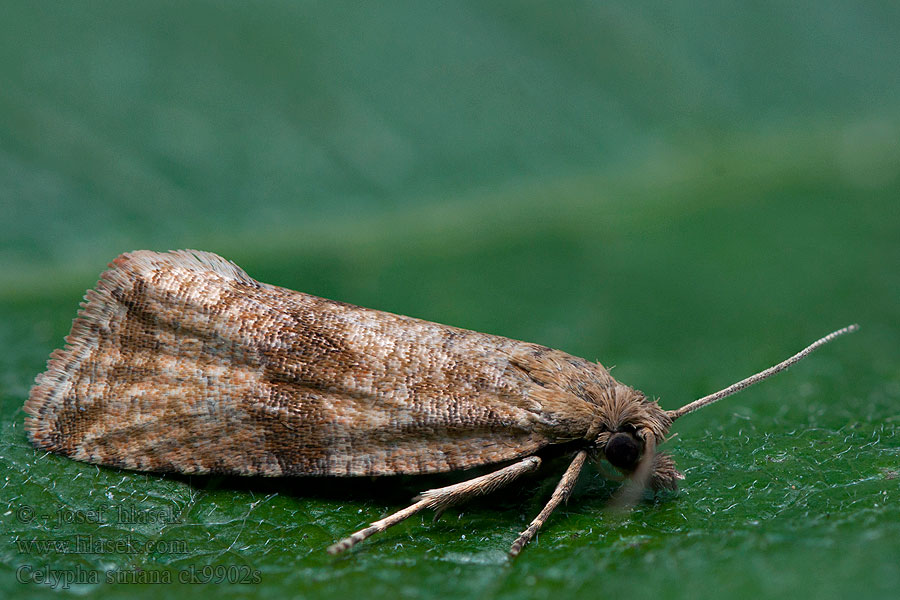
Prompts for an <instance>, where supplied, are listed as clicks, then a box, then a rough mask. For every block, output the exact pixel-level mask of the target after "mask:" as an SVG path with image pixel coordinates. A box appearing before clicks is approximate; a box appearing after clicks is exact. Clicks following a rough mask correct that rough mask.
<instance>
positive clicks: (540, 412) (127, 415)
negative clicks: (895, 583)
mask: <svg viewBox="0 0 900 600" xmlns="http://www.w3.org/2000/svg"><path fill="white" fill-rule="evenodd" d="M109 266H110V268H109V270H107V271H106V272H104V273H103V274H102V275H101V276H100V280H99V282H98V283H97V286H96V287H95V288H94V289H92V290H89V291H88V292H87V294H86V296H85V300H86V301H85V302H83V303H82V304H81V310H80V312H79V313H78V317H77V318H76V319H75V321H74V323H73V325H72V331H71V333H70V334H69V335H68V336H67V337H66V345H65V347H64V348H63V349H60V350H56V351H54V352H53V353H52V354H51V355H50V360H49V361H48V364H47V370H46V371H45V372H44V373H41V374H40V375H38V376H37V378H36V380H35V384H34V387H33V388H32V390H31V393H30V396H29V398H28V401H27V402H26V404H25V412H26V413H27V414H28V417H27V418H26V419H25V428H26V430H27V432H28V435H29V438H30V439H31V442H32V443H33V444H34V445H35V446H36V447H38V448H41V449H45V450H49V451H52V452H57V453H60V454H63V455H66V456H69V457H71V458H73V459H76V460H82V461H87V462H91V463H96V464H101V465H109V466H113V467H121V468H125V469H134V470H140V471H157V472H167V471H168V472H176V473H187V474H190V473H225V474H237V475H266V476H278V475H330V476H363V475H394V474H420V473H438V472H445V471H454V470H457V469H468V468H471V467H478V466H484V465H490V464H494V463H509V464H508V465H507V466H504V467H503V468H500V469H499V470H497V471H494V472H492V473H488V474H487V475H483V476H480V477H476V478H474V479H470V480H468V481H463V482H461V483H458V484H455V485H450V486H447V487H443V488H439V489H432V490H428V491H426V492H423V493H422V494H421V495H420V496H418V497H417V498H416V499H415V503H414V504H412V505H411V506H409V507H408V508H406V509H404V510H401V511H399V512H397V513H394V514H393V515H390V516H388V517H386V518H384V519H382V520H380V521H377V522H375V523H372V524H371V525H370V526H369V527H366V528H365V529H362V530H361V531H359V532H357V533H354V534H353V535H352V536H350V537H349V538H346V539H345V540H343V541H340V542H338V543H336V544H334V545H333V546H331V547H330V548H329V551H330V552H332V553H337V552H340V551H342V550H346V549H347V548H350V547H351V546H353V545H354V544H356V543H357V542H360V541H362V540H364V539H365V538H367V537H369V536H370V535H372V534H373V533H376V532H378V531H383V530H384V529H386V528H388V527H390V526H391V525H393V524H395V523H398V522H400V521H402V520H403V519H405V518H407V517H409V516H411V515H413V514H415V513H417V512H419V511H421V510H424V509H434V510H436V511H438V512H440V511H441V510H443V509H445V508H446V507H447V506H450V505H452V504H456V503H458V502H463V501H465V500H467V499H470V498H472V497H474V496H478V495H482V494H486V493H488V492H491V491H493V490H495V489H497V488H499V487H501V486H504V485H506V484H508V483H510V482H511V481H513V480H515V479H516V478H518V477H520V476H521V475H523V474H525V473H529V472H532V471H534V470H536V469H537V468H538V467H539V466H540V464H541V458H540V457H539V456H538V455H537V453H538V452H539V451H541V450H542V449H545V448H548V447H550V446H562V447H563V448H564V449H566V450H567V451H569V452H571V455H572V457H573V458H572V462H571V464H570V466H569V467H568V469H567V470H566V471H565V473H564V474H563V476H562V479H561V480H560V482H559V485H558V486H557V488H556V490H555V491H554V492H553V494H552V496H551V498H550V501H549V502H548V504H547V505H546V507H545V508H544V510H543V511H541V513H540V514H539V515H538V516H537V517H536V518H535V519H534V521H532V523H531V524H530V525H529V526H528V528H527V529H526V530H525V531H524V532H523V533H522V534H521V535H520V536H519V538H518V539H517V540H516V541H515V543H514V544H513V546H512V548H511V550H510V554H512V555H516V554H518V553H519V551H520V550H521V549H522V547H523V546H524V545H525V544H526V543H527V542H528V541H529V540H530V539H531V538H532V537H533V536H534V534H535V533H536V532H537V530H538V529H539V528H540V527H541V525H543V523H544V521H546V519H547V518H548V517H549V515H550V513H552V512H553V510H554V509H555V508H556V507H557V506H558V505H559V504H560V503H561V502H563V501H564V500H565V499H566V498H567V497H568V496H569V494H570V493H571V490H572V487H573V486H574V483H575V481H576V479H577V477H578V474H579V472H580V471H581V468H582V466H583V465H584V463H585V460H586V459H588V458H591V459H593V460H598V461H599V460H605V461H606V462H608V463H609V464H611V465H612V466H613V467H615V469H617V470H618V471H619V472H620V473H621V474H622V475H623V476H625V477H628V478H630V479H631V481H632V484H631V486H630V487H629V486H627V485H626V486H625V487H624V488H623V489H624V490H625V491H624V492H623V496H622V498H624V501H625V502H626V503H627V502H633V501H634V500H635V499H636V497H637V495H639V493H640V491H641V490H643V488H644V486H645V485H649V486H650V487H651V488H654V489H661V488H668V489H674V488H675V487H676V482H677V480H679V479H682V478H683V477H682V475H681V474H680V473H679V472H678V471H677V470H676V469H675V463H674V462H673V460H672V459H671V457H669V456H668V455H666V454H661V453H657V452H656V447H657V446H658V445H659V444H661V443H662V442H663V441H664V440H665V438H666V435H667V434H668V432H669V427H671V425H672V422H673V421H674V420H675V419H677V418H679V417H681V416H682V415H685V414H687V413H689V412H693V411H695V410H697V409H699V408H701V407H702V406H706V405H707V404H711V403H712V402H715V401H716V400H719V399H721V398H724V397H725V396H728V395H730V394H733V393H735V392H737V391H739V390H741V389H743V388H745V387H747V386H749V385H751V384H753V383H756V382H757V381H760V380H762V379H765V378H766V377H769V376H770V375H772V374H774V373H776V372H778V371H781V370H783V369H785V368H787V367H788V366H790V365H791V364H793V363H795V362H797V361H798V360H800V359H801V358H803V357H804V356H806V355H807V354H809V353H810V352H811V351H813V350H814V349H816V348H817V347H819V346H821V345H822V344H825V343H827V342H828V341H830V340H832V339H833V338H835V337H837V336H839V335H842V334H844V333H847V332H850V331H854V330H855V329H857V326H856V325H852V326H850V327H845V328H844V329H841V330H838V331H835V332H834V333H832V334H830V335H828V336H826V337H824V338H822V339H820V340H818V341H817V342H815V343H814V344H812V345H811V346H809V347H808V348H806V349H805V350H803V351H802V352H800V353H799V354H796V355H795V356H793V357H791V358H789V359H788V360H786V361H784V362H782V363H780V364H778V365H776V366H774V367H771V368H770V369H767V370H766V371H763V372H761V373H759V374H757V375H754V376H752V377H749V378H747V379H745V380H743V381H741V382H739V383H736V384H734V385H732V386H730V387H728V388H726V389H724V390H722V391H720V392H717V393H716V394H712V395H710V396H707V397H705V398H701V399H699V400H696V401H694V402H691V403H690V404H687V405H686V406H683V407H681V408H679V409H677V410H668V411H667V410H663V409H662V408H660V406H659V405H658V404H657V403H656V402H655V401H653V400H650V399H648V398H647V397H645V396H644V394H642V393H641V392H639V391H637V390H634V389H632V388H630V387H628V386H625V385H622V384H620V383H619V382H617V381H616V380H615V379H613V378H612V377H611V376H610V374H609V373H608V372H607V370H606V369H605V368H604V367H603V366H602V365H600V364H599V363H592V362H589V361H586V360H584V359H581V358H578V357H575V356H572V355H569V354H566V353H565V352H561V351H559V350H553V349H551V348H547V347H545V346H540V345H537V344H530V343H527V342H520V341H516V340H511V339H507V338H504V337H500V336H496V335H488V334H484V333H478V332H476V331H468V330H465V329H458V328H456V327H449V326H447V325H439V324H437V323H430V322H428V321H423V320H420V319H414V318H411V317H404V316H400V315H394V314H390V313H386V312H381V311H377V310H371V309H367V308H361V307H358V306H352V305H350V304H344V303H342V302H335V301H332V300H325V299H323V298H317V297H315V296H310V295H308V294H303V293H300V292H294V291H291V290H287V289H284V288H280V287H276V286H273V285H267V284H264V283H260V282H258V281H255V280H254V279H252V278H251V277H250V276H249V275H247V274H246V273H245V272H244V271H243V270H241V269H240V268H239V267H237V266H236V265H235V264H234V263H231V262H229V261H227V260H225V259H223V258H221V257H219V256H217V255H215V254H212V253H209V252H198V251H193V250H183V251H177V252H169V253H157V252H150V251H145V250H142V251H137V252H132V253H129V254H123V255H121V256H119V257H118V258H116V259H115V260H114V261H113V262H112V263H110V265H109ZM635 490H636V491H635Z"/></svg>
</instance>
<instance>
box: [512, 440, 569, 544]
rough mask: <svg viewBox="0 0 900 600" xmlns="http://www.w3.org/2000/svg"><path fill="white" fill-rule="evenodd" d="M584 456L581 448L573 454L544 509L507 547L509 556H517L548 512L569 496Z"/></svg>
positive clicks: (545, 518) (547, 515)
mask: <svg viewBox="0 0 900 600" xmlns="http://www.w3.org/2000/svg"><path fill="white" fill-rule="evenodd" d="M586 458H587V451H585V450H581V451H580V452H578V454H576V455H575V458H574V459H572V463H571V464H570V465H569V468H568V469H566V472H565V473H563V476H562V479H560V480H559V483H558V484H557V485H556V489H555V490H553V495H552V496H550V501H549V502H547V506H545V507H544V510H542V511H541V512H540V514H538V516H536V517H535V518H534V520H533V521H532V522H531V524H530V525H529V526H528V529H526V530H525V531H523V532H522V534H521V535H520V536H519V537H518V539H517V540H516V541H515V542H513V545H512V548H510V549H509V555H510V556H518V555H519V552H521V551H522V548H523V547H524V546H525V544H527V543H528V542H530V541H531V538H533V537H534V534H536V533H537V532H538V529H540V528H541V526H542V525H543V524H544V522H545V521H546V520H547V518H548V517H549V516H550V514H551V513H552V512H553V511H554V510H556V507H557V506H559V504H560V503H561V502H563V501H565V500H566V499H567V498H568V497H569V494H571V493H572V488H574V487H575V482H576V481H578V474H579V473H581V468H582V467H583V466H584V461H585V459H586Z"/></svg>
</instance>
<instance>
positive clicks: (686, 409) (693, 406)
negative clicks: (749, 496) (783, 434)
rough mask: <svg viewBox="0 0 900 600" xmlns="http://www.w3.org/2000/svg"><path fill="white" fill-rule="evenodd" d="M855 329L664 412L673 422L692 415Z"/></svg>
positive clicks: (850, 328)
mask: <svg viewBox="0 0 900 600" xmlns="http://www.w3.org/2000/svg"><path fill="white" fill-rule="evenodd" d="M857 329H859V325H856V324H853V325H849V326H847V327H844V328H843V329H838V330H837V331H833V332H831V333H829V334H828V335H826V336H825V337H823V338H821V339H818V340H816V341H815V342H813V343H812V344H810V345H809V346H807V347H806V348H804V349H803V350H801V351H800V352H798V353H797V354H795V355H793V356H792V357H790V358H789V359H787V360H785V361H782V362H780V363H778V364H777V365H774V366H772V367H769V368H768V369H766V370H765V371H760V372H759V373H757V374H756V375H751V376H750V377H748V378H746V379H742V380H741V381H738V382H737V383H733V384H731V385H729V386H728V387H727V388H725V389H724V390H719V391H718V392H716V393H715V394H710V395H709V396H704V397H703V398H700V399H699V400H694V401H693V402H691V403H689V404H685V405H684V406H682V407H681V408H679V409H676V410H669V411H666V414H668V415H669V418H670V419H672V420H673V421H674V420H675V419H677V418H679V417H683V416H684V415H686V414H688V413H692V412H694V411H695V410H699V409H701V408H703V407H704V406H707V405H710V404H712V403H713V402H718V401H719V400H721V399H722V398H726V397H728V396H730V395H732V394H736V393H738V392H739V391H741V390H742V389H744V388H747V387H750V386H751V385H753V384H754V383H759V382H760V381H762V380H763V379H768V378H769V377H771V376H772V375H774V374H775V373H778V372H780V371H784V370H785V369H787V368H788V367H790V366H791V365H793V364H794V363H796V362H798V361H800V360H802V359H804V358H806V357H807V356H808V355H809V354H810V353H811V352H812V351H813V350H815V349H816V348H818V347H819V346H824V345H825V344H827V343H828V342H830V341H831V340H833V339H834V338H836V337H838V336H841V335H844V334H845V333H851V332H853V331H856V330H857Z"/></svg>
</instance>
